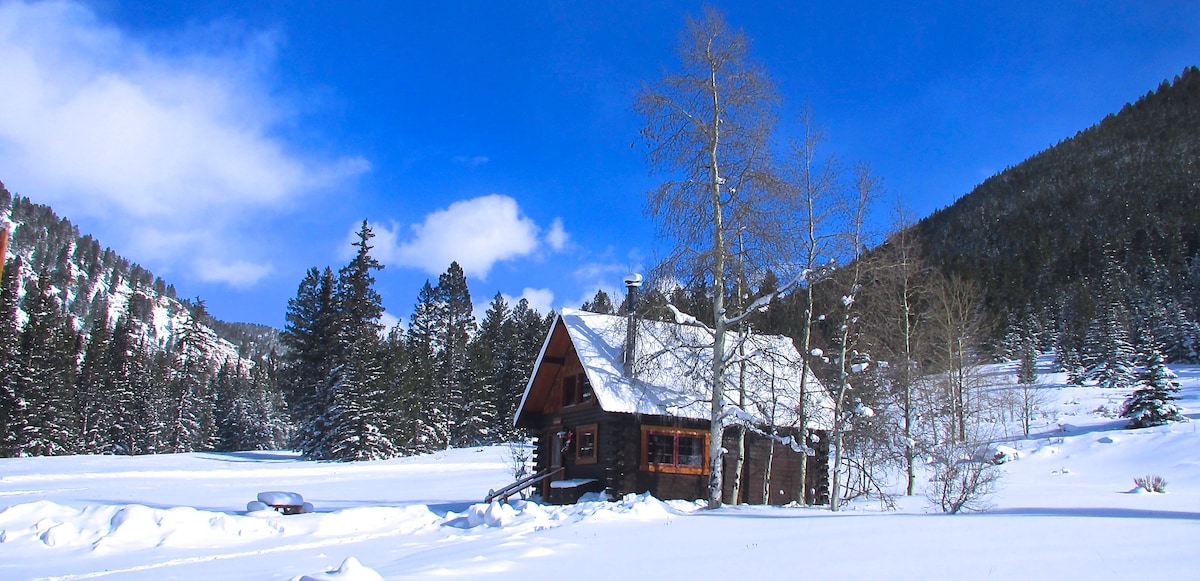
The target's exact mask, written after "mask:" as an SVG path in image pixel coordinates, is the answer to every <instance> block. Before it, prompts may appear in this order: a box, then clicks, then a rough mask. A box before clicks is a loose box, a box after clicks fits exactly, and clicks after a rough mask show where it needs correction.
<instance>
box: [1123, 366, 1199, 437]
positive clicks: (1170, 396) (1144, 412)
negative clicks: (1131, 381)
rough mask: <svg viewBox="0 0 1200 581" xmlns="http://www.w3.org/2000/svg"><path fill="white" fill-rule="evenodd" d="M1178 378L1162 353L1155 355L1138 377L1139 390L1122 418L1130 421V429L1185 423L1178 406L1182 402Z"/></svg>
mask: <svg viewBox="0 0 1200 581" xmlns="http://www.w3.org/2000/svg"><path fill="white" fill-rule="evenodd" d="M1176 377H1177V376H1176V375H1175V373H1174V372H1173V371H1171V369H1170V368H1169V367H1167V365H1166V363H1165V362H1164V361H1163V356H1162V355H1161V354H1159V353H1153V354H1151V356H1150V360H1149V362H1148V364H1147V367H1146V370H1145V371H1144V372H1142V373H1141V374H1139V376H1138V387H1137V389H1135V390H1134V391H1133V395H1131V396H1130V397H1129V399H1127V400H1125V405H1124V408H1123V409H1122V411H1121V417H1123V418H1129V427H1130V428H1148V427H1150V426H1161V425H1163V424H1165V423H1167V422H1178V421H1184V417H1183V415H1182V414H1181V413H1180V410H1179V406H1178V405H1176V404H1175V403H1174V402H1176V401H1178V399H1179V398H1178V393H1179V383H1178V382H1177V381H1175V378H1176Z"/></svg>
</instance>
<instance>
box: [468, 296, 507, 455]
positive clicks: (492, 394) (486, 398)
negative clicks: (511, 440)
mask: <svg viewBox="0 0 1200 581" xmlns="http://www.w3.org/2000/svg"><path fill="white" fill-rule="evenodd" d="M508 315H509V308H508V303H507V302H506V301H505V300H504V295H502V294H500V293H496V296H495V297H493V298H492V302H491V304H489V305H488V310H487V313H486V314H485V315H484V317H483V322H482V323H481V324H480V325H479V331H478V332H477V333H476V334H475V336H474V337H473V338H472V339H471V344H470V346H469V347H468V348H467V351H468V368H469V372H468V376H469V380H468V385H469V388H470V394H471V397H470V406H471V407H470V410H469V412H470V413H469V416H468V424H467V426H466V429H465V432H466V437H467V440H468V442H473V443H486V442H498V441H501V440H502V439H504V437H505V436H506V435H507V434H508V433H509V432H510V431H511V430H509V429H508V424H509V418H506V417H504V416H503V415H502V414H501V413H500V411H499V407H500V405H501V402H500V401H499V398H498V395H499V391H500V390H499V386H498V383H497V380H498V378H499V373H498V372H499V370H500V364H501V360H502V358H503V351H502V349H503V348H504V345H505V343H506V341H507V340H508V338H507V337H506V336H505V332H506V331H507V328H508V325H507V322H508Z"/></svg>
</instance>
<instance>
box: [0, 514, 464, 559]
mask: <svg viewBox="0 0 1200 581" xmlns="http://www.w3.org/2000/svg"><path fill="white" fill-rule="evenodd" d="M441 521H442V519H441V518H440V517H438V516H437V515H436V514H434V513H432V512H430V510H429V508H428V507H426V506H420V505H414V506H409V507H400V508H397V507H373V508H353V509H346V510H340V511H336V512H333V513H328V514H301V515H293V516H283V515H280V514H279V513H276V512H274V511H262V512H253V513H249V514H245V515H239V514H229V513H224V512H214V511H207V510H198V509H195V508H190V507H175V508H168V509H161V508H151V507H148V506H143V505H139V504H127V505H99V506H88V507H84V508H73V507H70V506H64V505H61V504H57V503H54V502H50V501H37V502H31V503H27V504H18V505H15V506H10V507H8V508H6V509H4V510H3V511H0V542H3V543H4V544H5V545H7V546H8V547H6V548H15V547H20V546H22V545H29V546H34V545H41V546H45V547H52V548H60V549H66V548H85V549H90V550H91V551H92V552H94V553H96V554H111V553H117V552H128V551H137V550H142V549H149V548H154V547H169V548H197V547H206V548H207V547H214V546H230V545H239V544H245V543H247V542H250V541H255V540H260V539H265V538H272V537H276V538H289V537H291V538H295V537H333V536H338V535H346V534H351V533H355V534H359V535H363V534H370V533H371V532H388V533H406V532H414V531H417V530H420V529H422V528H427V527H431V526H436V525H438V524H441Z"/></svg>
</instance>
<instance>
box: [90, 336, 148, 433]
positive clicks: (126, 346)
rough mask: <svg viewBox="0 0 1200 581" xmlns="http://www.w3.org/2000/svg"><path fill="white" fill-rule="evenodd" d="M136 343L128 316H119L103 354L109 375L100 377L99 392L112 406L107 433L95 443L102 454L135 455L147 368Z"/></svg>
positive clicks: (136, 339)
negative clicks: (142, 376) (101, 385)
mask: <svg viewBox="0 0 1200 581" xmlns="http://www.w3.org/2000/svg"><path fill="white" fill-rule="evenodd" d="M138 341H139V340H138V338H137V336H136V330H135V327H134V325H133V321H132V320H131V319H130V318H129V317H128V316H127V315H122V316H121V317H119V318H118V319H117V324H116V326H115V327H114V328H113V334H112V340H111V341H110V343H109V347H108V350H107V353H106V354H105V357H107V359H108V363H107V365H106V367H107V368H108V375H107V377H104V378H102V379H103V381H104V386H103V388H102V389H103V390H104V392H105V393H106V395H107V397H106V399H107V400H108V401H109V402H110V405H111V408H110V410H109V411H110V414H111V418H110V422H109V425H108V426H107V433H104V434H102V435H101V441H100V443H98V449H99V450H100V451H101V452H102V453H110V452H111V453H113V454H136V453H138V441H137V436H138V432H139V431H140V430H139V425H138V419H139V418H138V413H137V410H138V407H139V406H138V402H139V397H140V396H141V394H139V393H138V389H139V387H140V381H139V378H140V377H141V374H144V373H146V372H147V367H148V366H147V365H146V361H145V359H144V354H143V353H142V351H141V350H140V349H139V348H138Z"/></svg>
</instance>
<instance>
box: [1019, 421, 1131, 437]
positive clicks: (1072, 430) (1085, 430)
mask: <svg viewBox="0 0 1200 581" xmlns="http://www.w3.org/2000/svg"><path fill="white" fill-rule="evenodd" d="M1128 423H1129V420H1127V419H1124V418H1121V419H1116V420H1109V421H1106V422H1100V423H1097V424H1093V425H1089V426H1076V425H1074V424H1071V423H1063V424H1060V427H1059V428H1052V429H1049V430H1045V431H1042V432H1033V433H1030V434H1029V437H1028V438H1024V437H1018V438H1014V439H1016V440H1036V439H1042V438H1067V437H1071V436H1086V435H1087V434H1094V433H1096V432H1123V431H1125V426H1126V425H1127V424H1128Z"/></svg>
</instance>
